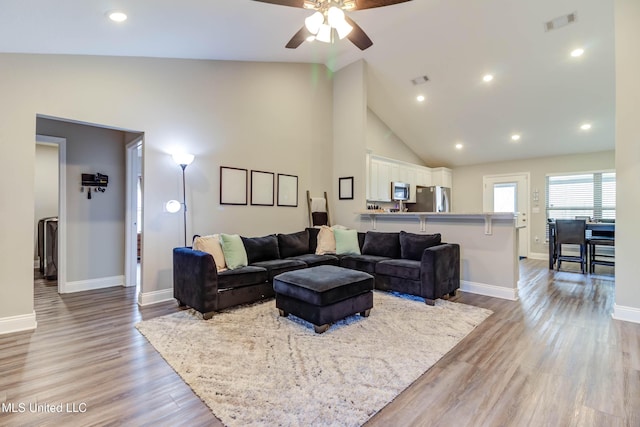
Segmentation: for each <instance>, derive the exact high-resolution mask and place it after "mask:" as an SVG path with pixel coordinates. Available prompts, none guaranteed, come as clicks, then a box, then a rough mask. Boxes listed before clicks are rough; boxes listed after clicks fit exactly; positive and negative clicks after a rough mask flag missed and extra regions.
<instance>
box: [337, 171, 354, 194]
mask: <svg viewBox="0 0 640 427" xmlns="http://www.w3.org/2000/svg"><path fill="white" fill-rule="evenodd" d="M338 197H339V199H340V200H353V177H352V176H347V177H344V178H338Z"/></svg>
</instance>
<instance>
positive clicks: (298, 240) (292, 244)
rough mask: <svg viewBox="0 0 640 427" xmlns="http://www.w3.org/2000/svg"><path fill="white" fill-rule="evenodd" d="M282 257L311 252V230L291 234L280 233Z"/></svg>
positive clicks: (279, 243) (279, 242)
mask: <svg viewBox="0 0 640 427" xmlns="http://www.w3.org/2000/svg"><path fill="white" fill-rule="evenodd" d="M278 250H279V251H280V258H289V257H292V256H298V255H303V254H308V253H309V232H308V231H307V230H303V231H299V232H297V233H291V234H278Z"/></svg>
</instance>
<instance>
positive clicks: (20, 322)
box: [0, 311, 38, 335]
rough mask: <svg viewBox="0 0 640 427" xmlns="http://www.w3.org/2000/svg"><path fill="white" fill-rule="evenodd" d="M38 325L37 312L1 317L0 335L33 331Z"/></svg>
mask: <svg viewBox="0 0 640 427" xmlns="http://www.w3.org/2000/svg"><path fill="white" fill-rule="evenodd" d="M37 326H38V322H36V312H35V311H33V312H31V313H30V314H20V315H18V316H9V317H0V335H2V334H11V333H14V332H21V331H31V330H33V329H35V328H36V327H37Z"/></svg>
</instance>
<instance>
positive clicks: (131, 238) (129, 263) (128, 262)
mask: <svg viewBox="0 0 640 427" xmlns="http://www.w3.org/2000/svg"><path fill="white" fill-rule="evenodd" d="M143 142H144V135H140V136H139V137H138V138H136V139H134V140H133V141H131V142H130V143H128V144H127V145H126V146H125V147H126V178H125V179H126V182H127V185H126V202H125V251H124V286H125V287H130V286H131V287H133V286H137V285H138V280H137V278H138V255H137V252H138V235H137V234H138V233H137V230H134V226H136V225H137V224H136V221H137V214H138V212H137V208H138V182H137V181H138V174H140V175H142V159H140V161H138V148H140V149H141V150H143V149H144V146H143ZM140 188H141V189H142V183H140ZM140 208H141V209H144V204H143V205H142V206H141V207H140ZM143 226H144V223H143V224H140V230H142V229H143ZM140 233H141V234H142V231H141V232H140ZM140 269H142V251H140ZM140 282H142V271H141V272H140ZM140 284H142V283H140Z"/></svg>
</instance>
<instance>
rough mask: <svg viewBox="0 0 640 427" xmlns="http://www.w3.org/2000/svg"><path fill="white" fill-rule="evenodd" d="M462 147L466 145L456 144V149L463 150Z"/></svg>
mask: <svg viewBox="0 0 640 427" xmlns="http://www.w3.org/2000/svg"><path fill="white" fill-rule="evenodd" d="M462 147H464V145H462V144H461V143H457V144H456V150H462Z"/></svg>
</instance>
